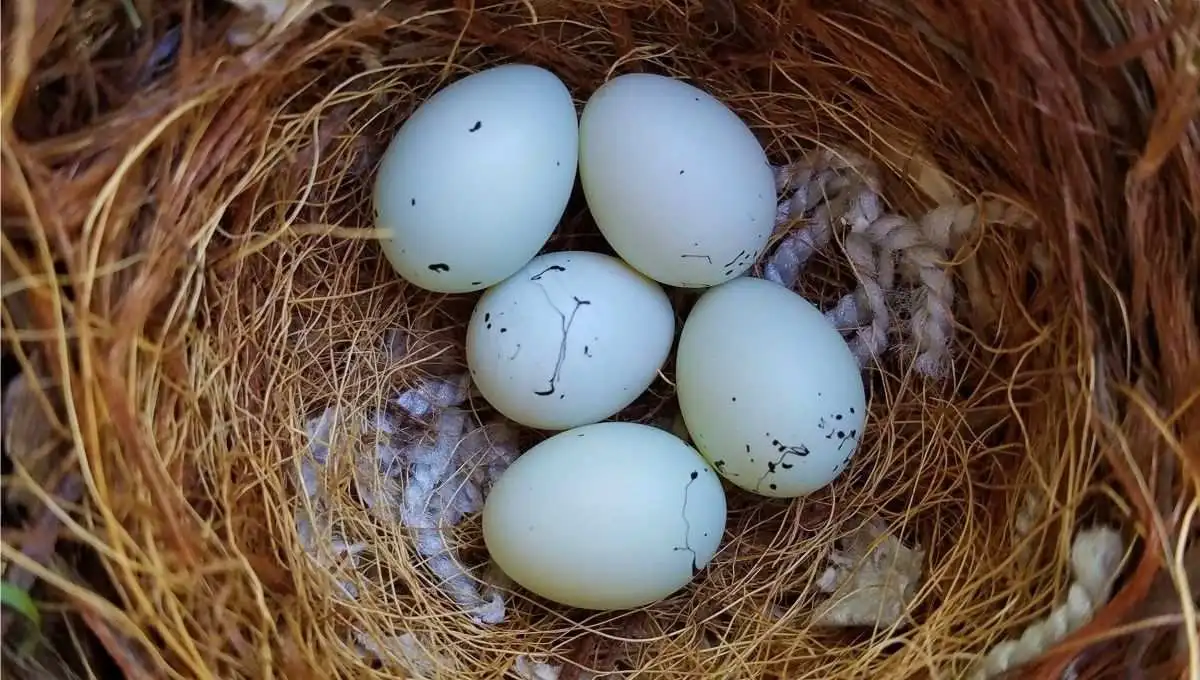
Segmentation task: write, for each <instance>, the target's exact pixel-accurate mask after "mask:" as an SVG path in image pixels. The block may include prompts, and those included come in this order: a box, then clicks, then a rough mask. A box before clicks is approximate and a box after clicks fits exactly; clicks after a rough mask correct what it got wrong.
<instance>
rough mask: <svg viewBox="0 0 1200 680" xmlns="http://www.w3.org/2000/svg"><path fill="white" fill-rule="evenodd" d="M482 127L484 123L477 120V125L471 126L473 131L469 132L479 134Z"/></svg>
mask: <svg viewBox="0 0 1200 680" xmlns="http://www.w3.org/2000/svg"><path fill="white" fill-rule="evenodd" d="M481 127H483V121H482V120H477V121H475V125H473V126H471V129H470V130H467V132H477V131H478V130H479V128H481Z"/></svg>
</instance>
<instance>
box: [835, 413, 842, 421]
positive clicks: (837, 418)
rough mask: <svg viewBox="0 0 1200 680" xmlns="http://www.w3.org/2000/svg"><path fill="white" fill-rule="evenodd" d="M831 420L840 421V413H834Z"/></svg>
mask: <svg viewBox="0 0 1200 680" xmlns="http://www.w3.org/2000/svg"><path fill="white" fill-rule="evenodd" d="M833 419H834V420H841V419H842V414H840V413H835V414H834V415H833Z"/></svg>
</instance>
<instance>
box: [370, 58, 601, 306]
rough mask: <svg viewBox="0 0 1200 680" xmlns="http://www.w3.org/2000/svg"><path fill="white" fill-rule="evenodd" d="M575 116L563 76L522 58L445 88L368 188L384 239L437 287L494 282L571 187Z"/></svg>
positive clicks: (534, 242)
mask: <svg viewBox="0 0 1200 680" xmlns="http://www.w3.org/2000/svg"><path fill="white" fill-rule="evenodd" d="M578 157H579V119H578V116H577V114H576V111H575V104H574V102H573V101H572V99H571V94H570V92H568V91H567V88H566V86H565V85H563V83H562V81H561V80H559V79H558V77H557V76H555V75H554V74H553V73H551V72H549V71H547V70H546V69H543V68H539V67H537V66H531V65H528V64H507V65H504V66H497V67H494V68H489V69H486V70H483V71H480V72H478V73H475V74H473V75H470V76H467V77H465V78H462V79H460V80H457V81H455V82H454V83H451V84H450V85H448V86H447V87H445V88H444V89H442V90H440V91H439V92H437V93H436V94H434V95H433V96H432V97H430V98H429V99H428V100H426V101H425V102H424V103H422V104H421V105H420V106H419V107H418V108H417V109H416V111H414V112H413V113H412V115H410V116H409V117H408V119H407V120H406V121H405V122H404V123H403V125H401V127H400V130H399V131H398V132H397V133H396V135H395V137H394V138H393V139H392V141H391V143H390V145H389V146H388V148H387V151H385V152H384V155H383V159H382V161H381V162H380V165H379V172H378V174H377V176H376V180H375V186H374V196H373V202H374V211H375V223H376V227H377V228H378V229H380V230H381V231H382V232H383V236H382V237H381V239H380V245H381V247H382V249H383V253H384V255H385V256H386V257H387V259H388V261H389V262H390V263H391V264H392V266H393V267H394V268H395V269H396V271H397V272H398V273H399V274H400V276H401V277H403V278H404V279H406V280H407V281H409V282H410V283H413V284H415V285H417V286H420V287H421V288H424V289H427V290H431V291H436V292H440V293H465V292H469V291H475V290H482V289H484V288H487V287H488V286H491V285H493V284H496V283H498V282H500V281H502V280H504V279H506V278H508V277H509V276H511V275H512V274H513V272H515V271H517V270H518V269H520V268H521V267H522V266H524V265H525V263H527V262H529V260H530V259H531V258H532V257H533V256H534V255H536V254H537V252H538V251H539V250H541V249H542V246H544V245H545V244H546V241H547V240H548V239H549V238H550V235H551V234H552V233H553V232H554V229H555V227H556V226H557V225H558V222H559V220H561V219H562V215H563V212H564V211H565V210H566V206H567V201H568V199H569V198H570V196H571V191H572V189H573V188H574V185H575V175H576V169H577V166H578Z"/></svg>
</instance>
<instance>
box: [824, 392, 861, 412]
mask: <svg viewBox="0 0 1200 680" xmlns="http://www.w3.org/2000/svg"><path fill="white" fill-rule="evenodd" d="M817 396H818V397H819V396H821V395H820V394H819V393H818V394H817ZM850 412H851V413H854V407H853V406H851V407H850Z"/></svg>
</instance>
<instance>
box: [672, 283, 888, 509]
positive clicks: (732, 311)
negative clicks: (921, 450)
mask: <svg viewBox="0 0 1200 680" xmlns="http://www.w3.org/2000/svg"><path fill="white" fill-rule="evenodd" d="M675 361H676V363H675V380H676V388H677V391H678V395H679V408H680V411H681V413H682V415H683V421H684V424H685V425H686V426H687V429H688V432H689V433H690V434H691V436H692V441H693V442H694V443H695V445H696V448H698V449H699V450H700V453H702V454H703V455H704V456H705V458H707V459H708V460H709V461H710V462H711V463H712V465H713V467H714V468H715V469H716V470H717V471H718V472H720V473H721V475H722V476H724V477H725V478H726V479H728V480H729V481H730V482H732V483H733V484H736V485H737V486H739V487H741V488H743V489H746V490H747V491H752V492H754V493H758V494H761V495H764V496H774V497H780V498H791V497H796V496H802V495H805V494H809V493H812V492H813V491H816V490H817V489H819V488H821V487H823V486H825V485H827V484H829V483H830V482H832V481H833V480H834V479H835V478H836V477H837V476H838V475H839V474H840V473H841V471H842V470H843V469H845V467H846V462H847V460H848V459H849V458H850V456H851V455H853V453H854V451H855V449H856V448H857V447H858V442H859V439H860V437H861V436H862V433H863V424H864V422H865V419H866V394H865V390H864V388H863V381H862V374H861V373H860V371H859V367H858V362H857V361H855V359H854V356H853V355H852V354H851V353H850V348H849V347H848V346H847V345H846V342H845V341H844V340H843V339H842V336H841V334H840V333H839V332H838V331H837V329H835V328H834V327H833V325H832V324H831V323H830V322H829V321H828V320H827V319H826V318H825V316H824V315H823V314H821V312H820V310H818V309H817V308H816V307H814V306H813V305H812V304H811V303H809V302H808V301H807V300H805V299H804V298H803V297H801V296H800V295H798V294H796V293H794V292H792V291H791V290H789V289H787V288H785V287H783V286H781V285H779V284H777V283H774V282H772V281H768V280H765V279H757V278H748V277H746V278H740V279H737V280H735V281H730V282H729V283H726V284H722V285H720V286H717V287H715V288H711V289H709V290H707V291H705V293H704V294H703V295H701V296H700V299H699V300H698V301H697V302H696V305H695V307H693V308H692V311H691V313H690V314H688V318H687V320H686V321H685V322H684V324H683V332H682V333H681V335H680V338H679V347H678V349H677V350H676V358H675Z"/></svg>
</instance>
